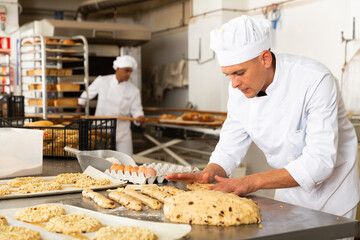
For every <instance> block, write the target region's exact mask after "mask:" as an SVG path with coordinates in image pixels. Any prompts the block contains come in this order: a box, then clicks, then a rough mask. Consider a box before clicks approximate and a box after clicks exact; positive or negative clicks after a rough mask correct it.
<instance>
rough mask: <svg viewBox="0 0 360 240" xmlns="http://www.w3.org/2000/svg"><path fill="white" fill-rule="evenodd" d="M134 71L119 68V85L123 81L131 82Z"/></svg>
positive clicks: (117, 71) (128, 68)
mask: <svg viewBox="0 0 360 240" xmlns="http://www.w3.org/2000/svg"><path fill="white" fill-rule="evenodd" d="M132 71H133V69H132V68H130V67H125V68H117V69H116V72H115V75H116V79H117V80H118V82H119V83H121V82H123V81H127V80H129V78H130V75H131V73H132Z"/></svg>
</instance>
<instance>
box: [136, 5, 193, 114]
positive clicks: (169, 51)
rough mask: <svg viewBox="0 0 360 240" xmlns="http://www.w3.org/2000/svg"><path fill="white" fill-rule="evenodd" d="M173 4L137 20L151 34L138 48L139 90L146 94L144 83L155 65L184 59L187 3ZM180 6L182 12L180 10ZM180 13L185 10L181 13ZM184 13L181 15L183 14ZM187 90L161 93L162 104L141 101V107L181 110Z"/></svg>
mask: <svg viewBox="0 0 360 240" xmlns="http://www.w3.org/2000/svg"><path fill="white" fill-rule="evenodd" d="M184 4H185V5H184V6H183V4H182V2H177V3H173V4H169V5H167V6H165V7H160V8H157V9H155V10H152V11H148V12H144V13H143V14H142V15H141V16H140V17H139V19H138V21H139V23H142V24H144V25H146V26H147V27H148V28H149V29H150V30H151V31H152V36H151V40H150V41H149V42H148V43H146V44H144V45H142V64H143V76H142V77H143V91H148V89H147V88H148V87H150V86H147V83H149V81H150V79H151V71H152V69H153V67H155V66H157V65H163V64H167V63H172V62H178V61H180V60H182V59H183V57H186V56H187V51H188V27H187V24H188V19H189V9H190V5H189V1H185V2H184ZM183 7H184V9H183ZM183 10H185V11H184V12H183ZM183 14H184V15H183ZM188 98H189V97H188V88H187V87H185V88H174V89H172V90H166V91H165V92H164V98H163V101H162V102H155V101H153V100H152V99H146V98H145V97H144V99H143V105H144V106H158V107H170V108H184V107H185V105H186V103H187V101H188Z"/></svg>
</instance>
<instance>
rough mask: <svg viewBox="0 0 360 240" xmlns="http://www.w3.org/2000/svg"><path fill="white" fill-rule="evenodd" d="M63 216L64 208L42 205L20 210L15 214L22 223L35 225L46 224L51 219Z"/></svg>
mask: <svg viewBox="0 0 360 240" xmlns="http://www.w3.org/2000/svg"><path fill="white" fill-rule="evenodd" d="M65 214H66V211H65V208H63V207H62V206H60V205H56V204H42V205H39V206H34V207H27V208H22V209H20V210H18V211H17V212H16V214H15V217H16V219H18V220H20V221H23V222H29V223H36V222H47V221H49V219H51V218H52V217H55V216H60V215H65Z"/></svg>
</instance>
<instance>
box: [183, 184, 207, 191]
mask: <svg viewBox="0 0 360 240" xmlns="http://www.w3.org/2000/svg"><path fill="white" fill-rule="evenodd" d="M212 185H214V184H212V183H197V182H196V183H193V184H188V185H186V188H187V189H189V190H191V191H195V190H202V189H207V188H208V187H210V186H212Z"/></svg>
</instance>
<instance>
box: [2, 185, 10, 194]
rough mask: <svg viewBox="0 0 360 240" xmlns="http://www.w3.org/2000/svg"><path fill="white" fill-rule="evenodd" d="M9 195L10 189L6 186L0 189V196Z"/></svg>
mask: <svg viewBox="0 0 360 240" xmlns="http://www.w3.org/2000/svg"><path fill="white" fill-rule="evenodd" d="M10 194H11V191H10V188H8V187H6V186H1V187H0V196H5V195H10Z"/></svg>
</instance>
